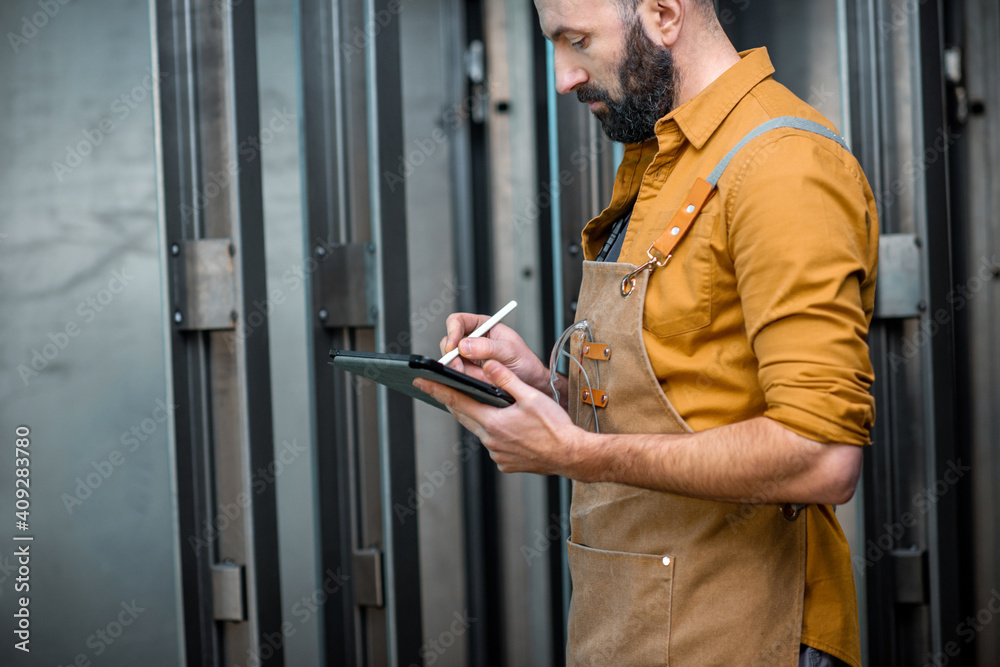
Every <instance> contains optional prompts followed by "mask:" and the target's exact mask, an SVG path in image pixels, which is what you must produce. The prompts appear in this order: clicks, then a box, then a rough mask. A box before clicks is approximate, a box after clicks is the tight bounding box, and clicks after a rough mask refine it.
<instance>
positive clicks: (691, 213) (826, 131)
mask: <svg viewBox="0 0 1000 667" xmlns="http://www.w3.org/2000/svg"><path fill="white" fill-rule="evenodd" d="M780 128H791V129H794V130H804V131H806V132H812V133H813V134H818V135H820V136H822V137H826V138H827V139H830V140H831V141H835V142H837V143H838V144H840V145H841V146H843V148H844V150H847V151H849V150H850V149H849V148H848V147H847V142H846V141H844V138H843V137H841V136H840V135H839V134H837V133H836V132H834V131H833V130H831V129H830V128H828V127H826V126H825V125H821V124H819V123H817V122H816V121H814V120H807V119H805V118H796V117H794V116H780V117H778V118H772V119H771V120H769V121H767V122H766V123H761V124H760V125H758V126H757V127H756V128H754V129H753V130H751V131H750V132H749V133H748V134H747V135H746V136H745V137H743V139H741V140H740V142H739V143H738V144H736V145H735V146H733V148H732V150H730V151H729V152H728V153H727V154H726V157H724V158H722V160H721V161H720V162H719V164H717V165H716V166H715V169H713V170H712V172H711V173H710V174H709V175H708V178H699V179H696V180H695V182H694V185H693V186H692V187H691V191H690V192H688V195H687V197H685V198H684V203H683V204H681V207H680V208H679V209H677V212H676V213H675V214H674V217H673V218H672V219H671V220H670V224H669V225H667V228H666V229H664V230H663V233H662V234H660V236H659V238H657V239H656V240H655V241H653V245H651V246H649V249H648V250H647V251H646V255H647V256H648V257H649V261H648V262H646V263H645V264H643V265H642V266H640V267H639V268H637V269H636V270H635V271H633V272H632V273H630V274H629V275H628V276H626V277H625V279H624V280H622V286H621V291H622V296H628V295H629V294H630V293H631V292H632V290H633V289H634V288H635V276H636V275H637V274H639V273H640V272H642V271H646V270H649V271H654V270H655V269H657V268H659V267H661V266H664V265H666V263H667V262H669V261H670V258H671V257H672V256H673V253H674V249H675V248H676V247H677V245H678V244H679V243H680V242H681V241H682V240H683V239H684V236H685V235H686V234H687V233H688V230H689V229H691V224H692V223H693V222H694V221H695V218H697V217H698V215H699V214H700V213H701V209H702V208H703V207H704V206H705V204H706V203H707V202H708V200H709V199H711V197H712V194H713V193H714V192H715V188H716V187H717V186H718V185H719V179H720V178H722V174H723V173H724V172H725V171H726V167H728V166H729V163H730V162H732V160H733V158H734V157H736V154H737V153H739V152H740V151H741V150H743V148H744V147H745V146H746V145H747V144H749V143H750V142H751V141H753V140H754V139H756V138H757V137H759V136H760V135H762V134H764V133H766V132H770V131H771V130H777V129H780Z"/></svg>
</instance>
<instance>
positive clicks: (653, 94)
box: [576, 16, 675, 144]
mask: <svg viewBox="0 0 1000 667" xmlns="http://www.w3.org/2000/svg"><path fill="white" fill-rule="evenodd" d="M624 39H625V52H624V54H623V55H622V58H621V62H619V63H618V67H617V75H618V86H617V90H616V92H615V94H614V95H612V94H611V93H610V92H609V90H608V89H607V88H605V87H603V86H601V85H600V84H599V83H598V82H597V81H595V80H594V79H591V80H590V81H588V82H587V83H585V84H583V85H581V86H579V87H578V88H577V89H576V96H577V98H578V99H579V100H580V101H581V102H590V103H594V102H599V103H601V104H598V105H596V107H595V105H594V104H591V110H592V111H593V113H594V116H596V117H597V119H598V120H599V121H601V124H602V125H603V126H604V132H605V134H607V135H608V137H609V138H610V139H611V140H612V141H620V142H622V143H626V144H631V143H637V142H640V141H645V140H646V139H651V138H652V137H653V136H654V131H653V128H654V126H655V125H656V121H658V120H659V119H660V118H662V117H663V116H665V115H667V113H669V112H670V110H671V109H673V107H674V89H675V71H674V59H673V56H672V54H671V53H670V51H669V50H668V49H666V48H664V47H662V46H659V45H657V44H654V43H653V42H652V40H650V39H649V36H648V35H647V34H646V31H645V30H643V28H642V23H641V22H640V21H639V17H638V16H633V17H632V19H631V20H630V21H627V22H626V25H625V34H624Z"/></svg>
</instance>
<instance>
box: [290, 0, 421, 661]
mask: <svg viewBox="0 0 1000 667" xmlns="http://www.w3.org/2000/svg"><path fill="white" fill-rule="evenodd" d="M299 6H300V22H301V25H300V34H301V40H300V44H301V58H300V61H301V63H302V99H303V115H304V119H303V123H304V125H303V127H304V138H305V140H304V146H303V155H304V159H305V167H304V174H305V192H306V204H307V206H306V208H307V211H308V225H307V228H308V238H307V243H308V246H309V249H310V258H309V260H308V263H307V267H308V268H309V269H310V271H309V274H308V275H306V276H304V279H305V281H306V283H307V284H308V286H309V289H310V291H311V295H312V296H311V303H312V312H311V317H312V318H313V319H312V327H311V328H312V349H313V353H314V358H315V359H316V361H317V363H316V367H315V375H314V390H315V394H314V395H315V405H314V406H313V412H314V415H315V420H316V433H317V442H318V443H319V451H318V466H319V469H320V488H319V495H320V530H321V541H322V545H323V546H322V559H323V572H324V573H325V576H327V577H330V576H336V577H338V579H339V580H340V581H344V582H346V586H344V588H343V589H341V590H338V591H337V592H336V594H334V595H331V596H330V597H329V598H328V601H327V603H326V604H325V605H324V609H323V613H324V627H325V628H326V633H325V635H326V648H325V652H326V663H327V664H330V665H344V664H373V665H383V664H393V665H395V664H401V665H402V664H405V665H409V664H411V663H413V662H419V660H420V656H419V650H420V646H421V644H422V641H423V639H422V634H423V632H422V623H421V618H420V609H421V604H420V569H419V549H418V541H417V535H418V532H417V529H418V522H417V519H416V517H409V518H408V520H407V521H405V522H400V521H398V520H396V517H395V515H394V514H393V511H394V510H393V508H395V507H397V506H402V507H407V506H408V505H407V503H408V500H407V494H408V493H409V491H410V490H411V489H413V488H415V486H416V460H415V450H414V446H415V438H414V423H413V404H412V400H411V399H409V398H407V397H405V396H403V395H401V394H395V393H389V392H387V391H385V390H384V389H383V388H376V387H374V386H372V385H371V383H365V382H360V383H359V382H357V381H356V380H354V379H349V378H348V377H346V376H345V375H344V374H342V373H335V372H334V371H333V370H332V369H330V368H329V367H328V366H327V365H326V364H325V363H322V361H323V360H325V359H326V358H327V352H328V351H329V349H330V348H331V347H338V348H354V349H367V350H379V351H385V350H386V349H388V348H390V347H391V348H392V350H393V351H394V352H402V353H405V352H406V351H408V349H409V327H410V317H409V313H410V307H409V289H408V284H409V278H408V266H407V246H406V189H405V186H404V185H403V184H399V183H395V182H393V181H391V180H389V179H386V178H384V177H383V172H388V171H392V170H393V169H395V166H396V164H397V161H398V159H399V156H400V155H402V154H403V129H402V113H403V109H402V98H401V82H400V76H401V73H400V55H399V54H400V51H399V14H400V12H401V11H404V7H403V6H402V5H401V4H400V3H399V2H398V1H391V2H390V1H388V0H377V1H375V2H372V1H371V0H368V1H365V0H347V1H345V2H339V3H335V4H333V5H332V6H331V5H330V3H324V2H320V1H316V0H302V2H301V3H300V5H299ZM368 241H370V242H371V243H373V244H374V248H375V255H376V261H375V264H376V271H375V274H376V275H375V277H374V280H375V282H376V284H375V285H374V286H373V287H374V293H375V294H376V295H377V302H378V303H377V306H376V310H377V313H375V314H374V315H375V320H376V324H375V326H374V328H371V327H367V326H353V327H347V328H345V327H342V326H339V327H338V328H331V326H328V324H327V321H328V320H329V321H330V323H331V324H332V322H333V320H334V318H332V317H331V316H330V313H329V312H327V311H326V310H325V308H324V306H325V304H327V303H328V302H329V299H330V297H331V294H324V289H326V290H327V291H329V290H331V289H336V286H330V285H326V286H324V285H323V284H322V281H320V280H319V279H318V278H319V275H322V273H323V271H314V269H315V268H316V267H317V266H318V264H319V263H320V262H323V261H336V260H328V259H327V258H329V257H330V256H331V253H329V252H328V251H327V248H328V247H329V245H330V244H341V243H357V242H368ZM337 255H338V256H339V255H340V253H337ZM356 565H357V566H359V567H356ZM361 565H364V566H365V567H360V566H361ZM372 578H378V579H379V581H372V580H371V579H372ZM379 585H380V586H381V588H380V590H381V591H382V595H381V596H378V595H372V591H376V590H379ZM379 597H381V599H379Z"/></svg>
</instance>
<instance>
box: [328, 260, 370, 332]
mask: <svg viewBox="0 0 1000 667" xmlns="http://www.w3.org/2000/svg"><path fill="white" fill-rule="evenodd" d="M316 254H317V256H318V257H319V258H320V260H322V261H320V262H319V276H318V280H317V282H318V285H317V289H318V290H319V291H320V294H321V298H322V302H323V305H322V307H321V308H320V310H319V312H318V313H317V315H318V316H319V319H320V320H321V321H322V322H323V324H324V326H326V327H328V328H330V329H340V328H345V327H373V326H375V323H376V322H377V321H378V300H377V298H376V292H375V286H376V284H377V282H378V275H377V274H376V272H375V244H374V243H348V244H336V245H317V246H316Z"/></svg>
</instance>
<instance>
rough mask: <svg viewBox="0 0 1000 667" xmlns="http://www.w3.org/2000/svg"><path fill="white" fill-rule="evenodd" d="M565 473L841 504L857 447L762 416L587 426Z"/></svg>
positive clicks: (700, 494) (688, 491)
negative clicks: (701, 423) (649, 430)
mask: <svg viewBox="0 0 1000 667" xmlns="http://www.w3.org/2000/svg"><path fill="white" fill-rule="evenodd" d="M581 444H582V445H583V446H582V447H581V448H580V449H579V456H578V458H577V462H576V463H575V464H574V465H573V466H572V467H573V470H572V471H571V473H570V476H572V477H573V478H574V479H578V480H580V481H586V482H589V481H603V482H618V483H620V484H628V485H630V486H638V487H642V488H647V489H653V490H657V491H666V492H669V493H676V494H679V495H684V496H689V497H693V498H702V499H706V500H716V501H720V502H741V503H755V504H767V503H786V502H792V503H809V504H813V503H817V504H827V503H828V504H841V503H844V502H846V501H847V500H848V499H850V497H851V495H853V493H854V487H855V485H856V483H857V477H858V474H859V472H860V463H861V461H860V454H861V450H860V448H858V447H855V446H853V445H836V444H835V445H828V444H821V443H817V442H814V441H812V440H809V439H807V438H804V437H802V436H800V435H798V434H796V433H794V432H792V431H790V430H788V429H786V428H785V427H783V426H781V425H780V424H778V423H777V422H775V421H772V420H770V419H767V418H765V417H759V418H757V419H751V420H748V421H744V422H739V423H736V424H731V425H728V426H724V427H721V428H717V429H712V430H710V431H704V432H701V433H689V434H681V435H662V434H655V435H636V434H613V435H596V434H588V435H587V436H586V438H585V440H584V442H583V443H581Z"/></svg>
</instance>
